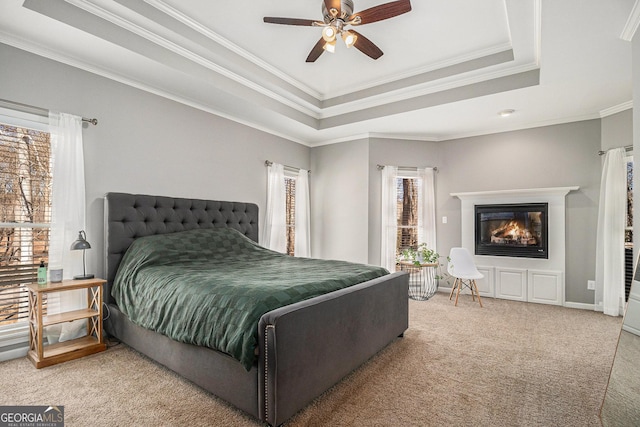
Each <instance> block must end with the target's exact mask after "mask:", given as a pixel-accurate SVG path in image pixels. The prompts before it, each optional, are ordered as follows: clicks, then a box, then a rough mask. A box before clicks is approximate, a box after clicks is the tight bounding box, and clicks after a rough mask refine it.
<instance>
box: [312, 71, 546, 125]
mask: <svg viewBox="0 0 640 427" xmlns="http://www.w3.org/2000/svg"><path fill="white" fill-rule="evenodd" d="M536 70H539V67H538V66H537V65H536V64H535V63H530V64H522V65H518V66H515V67H511V68H506V69H498V70H494V71H491V72H486V73H483V74H480V75H474V76H468V77H466V78H463V79H458V78H456V79H455V80H452V81H448V82H444V83H442V82H429V83H426V84H424V85H417V86H411V87H407V88H404V89H402V90H399V91H396V92H389V93H384V94H381V95H378V96H375V97H371V98H367V99H366V100H359V101H354V102H351V103H349V104H344V105H338V106H336V107H330V108H325V109H324V110H322V113H321V115H320V119H321V120H324V119H328V118H331V117H336V116H340V115H344V114H349V113H353V112H357V111H361V110H364V109H368V108H376V107H381V106H384V105H389V104H391V103H393V102H402V101H407V100H410V99H414V98H418V97H423V96H427V95H433V94H435V93H440V92H444V91H448V90H453V89H456V88H460V87H468V86H471V85H474V84H479V83H482V82H485V81H490V80H497V79H500V78H508V77H510V76H515V75H520V74H524V73H528V72H531V71H536Z"/></svg>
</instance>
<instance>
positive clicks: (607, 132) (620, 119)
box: [601, 109, 633, 151]
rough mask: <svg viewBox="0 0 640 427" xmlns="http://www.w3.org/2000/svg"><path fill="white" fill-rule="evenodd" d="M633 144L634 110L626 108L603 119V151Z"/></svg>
mask: <svg viewBox="0 0 640 427" xmlns="http://www.w3.org/2000/svg"><path fill="white" fill-rule="evenodd" d="M628 145H633V110H632V109H629V110H625V111H622V112H620V113H617V114H613V115H611V116H607V117H604V118H603V119H602V145H601V147H602V148H601V149H602V150H603V151H606V150H609V149H611V148H617V147H626V146H628Z"/></svg>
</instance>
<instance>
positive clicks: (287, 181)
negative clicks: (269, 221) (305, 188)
mask: <svg viewBox="0 0 640 427" xmlns="http://www.w3.org/2000/svg"><path fill="white" fill-rule="evenodd" d="M284 186H285V191H286V196H285V197H286V199H285V200H286V210H285V216H286V223H287V254H289V255H291V256H293V255H294V253H295V243H296V179H295V177H294V178H292V177H287V176H285V178H284Z"/></svg>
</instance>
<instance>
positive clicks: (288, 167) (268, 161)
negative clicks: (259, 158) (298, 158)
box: [264, 160, 311, 174]
mask: <svg viewBox="0 0 640 427" xmlns="http://www.w3.org/2000/svg"><path fill="white" fill-rule="evenodd" d="M272 164H273V162H272V161H271V160H265V161H264V165H265V166H267V167H268V166H271V165H272ZM282 166H284V168H285V169H287V170H289V171H291V172H300V168H296V167H293V166H287V165H282ZM307 172H308V173H309V174H311V171H307Z"/></svg>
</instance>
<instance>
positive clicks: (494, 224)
mask: <svg viewBox="0 0 640 427" xmlns="http://www.w3.org/2000/svg"><path fill="white" fill-rule="evenodd" d="M547 211H548V204H547V203H526V204H508V205H476V206H475V234H476V235H475V243H476V255H496V256H510V257H525V258H549V251H548V243H547V240H548V239H547V222H548V213H547Z"/></svg>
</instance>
